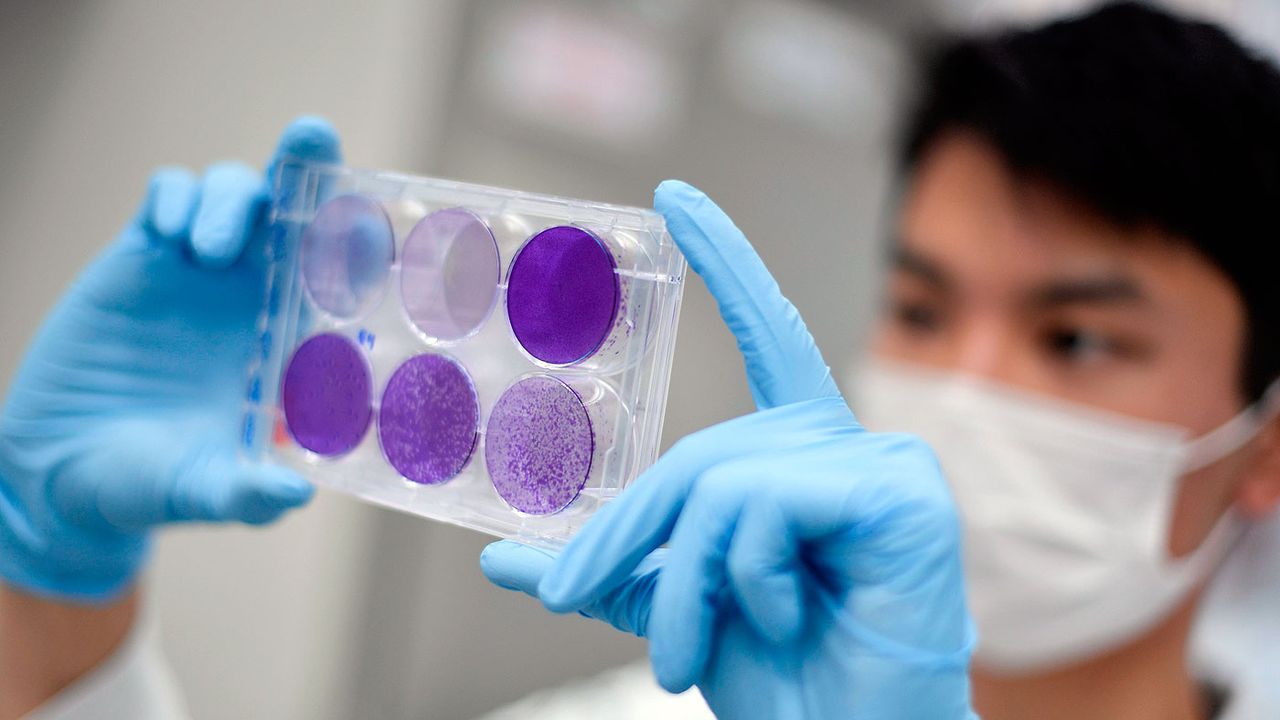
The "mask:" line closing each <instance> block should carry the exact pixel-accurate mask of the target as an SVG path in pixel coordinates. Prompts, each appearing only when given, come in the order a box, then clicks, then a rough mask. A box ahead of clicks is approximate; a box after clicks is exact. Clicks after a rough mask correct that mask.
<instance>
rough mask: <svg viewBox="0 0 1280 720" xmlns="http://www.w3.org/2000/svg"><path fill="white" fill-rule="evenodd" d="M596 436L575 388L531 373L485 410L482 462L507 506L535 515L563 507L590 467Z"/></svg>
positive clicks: (576, 494) (552, 511)
mask: <svg viewBox="0 0 1280 720" xmlns="http://www.w3.org/2000/svg"><path fill="white" fill-rule="evenodd" d="M594 452H595V437H594V435H593V433H592V430H591V418H590V417H589V416H588V415H587V410H586V408H585V407H583V405H582V400H581V399H580V398H579V397H578V394H577V393H576V392H574V391H573V389H572V388H570V387H569V386H568V385H565V384H564V383H563V382H561V381H560V380H557V379H555V378H553V377H549V376H546V375H535V376H532V377H529V378H525V379H524V380H521V381H520V382H518V383H516V384H514V385H512V386H511V387H510V388H508V389H507V391H506V392H504V393H503V394H502V397H500V398H498V402H497V403H496V404H495V405H494V406H493V410H492V411H491V412H490V413H489V424H488V426H487V428H486V431H485V452H484V459H485V466H486V467H487V468H488V470H489V478H490V479H491V480H492V481H493V487H494V488H495V489H496V490H497V491H498V494H499V495H501V496H502V499H504V500H506V501H507V503H509V504H510V505H511V507H513V508H515V509H517V510H520V511H521V512H526V513H530V514H533V515H550V514H551V513H554V512H556V511H558V510H561V509H563V508H564V507H566V506H567V505H568V504H569V503H571V502H573V499H574V498H576V497H577V496H578V493H579V492H581V491H582V486H583V485H584V484H586V482H587V476H588V474H590V472H591V456H592V454H593V453H594Z"/></svg>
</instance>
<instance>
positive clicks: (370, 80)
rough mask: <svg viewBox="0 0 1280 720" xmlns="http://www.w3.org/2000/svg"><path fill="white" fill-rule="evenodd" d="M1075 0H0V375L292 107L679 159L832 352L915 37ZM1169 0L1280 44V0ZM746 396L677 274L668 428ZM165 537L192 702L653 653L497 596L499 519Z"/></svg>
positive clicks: (445, 706)
mask: <svg viewBox="0 0 1280 720" xmlns="http://www.w3.org/2000/svg"><path fill="white" fill-rule="evenodd" d="M1091 4H1092V3H1089V2H1085V1H1083V0H998V1H991V2H982V1H980V0H863V1H854V0H847V1H844V2H837V1H834V0H832V1H830V2H819V1H817V0H798V1H795V2H782V1H780V0H702V1H698V0H634V1H632V2H623V1H621V0H613V1H606V0H581V1H574V0H528V1H515V0H470V1H469V2H468V1H464V0H425V1H424V0H364V1H362V2H358V3H356V2H343V1H339V0H305V1H304V0H278V1H276V2H256V1H252V0H222V1H221V2H217V3H207V2H205V3H202V2H194V1H189V0H182V1H177V0H175V1H170V2H144V1H142V0H99V1H97V2H86V1H83V0H80V1H76V0H68V1H66V2H41V1H39V0H6V1H5V2H3V3H2V4H0V170H2V172H0V307H3V308H4V310H3V312H0V387H7V386H8V385H9V382H10V380H11V378H12V375H13V373H14V371H15V370H16V366H17V363H18V362H19V360H20V358H21V355H22V351H23V348H24V347H25V346H26V344H27V343H28V341H29V340H30V338H31V336H32V334H33V333H34V332H35V330H36V328H37V326H38V324H39V322H40V320H41V318H42V317H43V316H44V314H45V313H46V312H47V311H48V309H49V307H50V306H51V304H52V303H53V302H54V300H55V299H56V298H57V297H58V296H59V295H60V294H61V293H62V291H63V289H64V288H65V287H66V286H67V284H68V283H69V282H70V281H71V280H72V278H73V277H74V275H75V273H76V272H77V270H78V269H79V268H80V267H81V266H82V265H84V264H85V263H86V262H87V261H88V260H89V259H90V258H91V257H92V256H93V255H94V254H95V253H96V252H97V251H98V250H99V249H100V248H101V247H103V246H104V245H105V244H106V243H107V242H108V241H109V240H110V239H111V238H112V237H113V236H114V235H115V233H116V231H117V229H118V228H119V227H120V226H121V225H122V224H123V223H124V222H125V221H126V220H127V219H128V218H129V217H130V214H131V213H132V212H134V209H135V207H136V206H137V204H138V203H139V201H140V199H141V198H142V195H143V191H144V188H145V187H146V182H147V178H148V176H149V174H150V171H151V170H152V169H153V168H155V167H157V166H160V165H163V164H183V165H187V166H190V167H192V168H196V169H198V168H201V167H203V166H204V165H206V164H208V163H209V162H212V161H215V160H218V159H225V158H240V159H244V160H247V161H250V162H253V163H255V164H261V163H263V162H265V160H266V158H267V156H268V154H269V153H270V152H271V150H272V148H273V145H274V141H275V138H276V136H277V134H278V133H279V131H280V130H281V129H282V128H283V127H284V126H285V124H286V123H287V122H288V121H289V120H290V119H291V118H293V117H294V116H296V115H299V114H302V113H314V114H319V115H323V116H325V117H328V118H329V119H330V120H332V122H333V123H334V124H335V125H336V127H337V128H338V130H339V132H340V134H341V136H342V138H343V142H344V146H345V152H346V161H347V163H348V164H351V165H354V166H359V167H367V168H385V169H396V170H403V171H408V172H413V173H417V174H425V175H432V176H438V177H445V178H453V179H459V180H466V181H472V182H478V183H486V184H493V185H501V186H507V187H513V188H520V189H526V190H531V191H537V192H545V193H556V194H563V195H569V196H574V197H582V198H589V199H592V200H601V201H609V202H618V203H624V204H630V205H646V204H648V203H649V202H650V199H651V193H652V189H653V187H654V186H655V185H656V184H657V183H658V182H659V181H660V180H662V179H664V178H667V177H679V178H682V179H685V180H688V181H690V182H692V183H694V184H695V185H697V186H699V187H701V188H702V189H704V190H705V191H707V192H708V193H709V194H710V195H711V196H712V197H714V198H715V199H716V200H717V201H718V202H719V203H720V205H721V206H722V207H724V208H725V210H726V211H727V212H728V213H729V214H730V215H731V216H733V217H734V219H735V220H736V222H737V223H738V224H739V225H740V226H741V227H742V229H743V230H744V231H746V233H747V235H748V236H749V237H750V238H751V239H752V241H753V242H754V243H755V245H756V247H757V248H758V249H759V252H760V254H761V255H762V256H763V258H764V260H765V262H766V263H767V264H768V266H769V267H770V268H771V269H772V271H773V273H774V275H775V276H776V277H777V279H778V281H779V283H780V284H781V286H782V289H783V292H784V293H785V294H786V295H787V296H788V297H789V298H790V299H791V300H792V301H793V302H794V303H795V304H796V305H797V306H798V308H799V310H800V312H801V314H802V315H803V316H804V317H805V318H806V320H807V321H808V323H809V327H810V329H811V330H812V331H813V333H814V335H815V336H816V338H817V340H818V343H819V345H820V346H821V347H822V348H823V350H824V351H825V353H826V357H827V359H828V361H829V362H830V363H831V364H832V365H833V366H835V367H837V368H838V367H839V366H840V365H841V364H843V363H845V362H847V360H848V358H850V357H851V356H852V355H853V354H854V353H855V352H856V351H857V349H858V345H859V338H860V337H861V335H862V333H863V332H864V330H865V329H866V327H867V325H868V322H869V320H870V319H871V318H872V317H873V315H874V312H875V310H876V308H875V302H876V300H875V298H876V292H877V286H876V283H877V269H878V267H879V265H880V254H881V248H882V247H883V243H884V240H885V239H886V237H887V233H889V232H890V230H891V222H890V221H891V219H892V213H893V195H894V182H895V178H894V175H893V169H894V160H895V157H894V149H895V140H896V133H895V127H896V119H897V117H898V116H899V114H900V113H901V112H902V110H903V108H904V107H905V104H906V103H909V102H910V100H911V91H912V78H913V62H912V58H913V53H914V52H915V51H917V50H919V49H920V48H921V47H927V45H928V43H929V38H931V37H933V36H935V35H936V34H937V33H939V32H945V31H955V30H964V29H972V28H977V27H983V26H986V25H989V24H992V23H1007V22H1024V21H1035V20H1040V19H1043V18H1046V17H1049V16H1052V15H1054V14H1055V13H1061V12H1067V11H1071V10H1073V9H1080V8H1084V7H1087V6H1089V5H1091ZM1163 4H1165V5H1169V6H1172V7H1175V8H1177V9H1180V10H1183V11H1188V12H1192V13H1198V14H1201V15H1204V16H1207V17H1211V18H1213V19H1216V20H1218V21H1220V22H1223V23H1225V24H1227V25H1228V26H1230V27H1232V28H1234V29H1235V30H1236V31H1237V32H1238V34H1239V35H1240V36H1241V37H1242V39H1244V40H1246V41H1247V42H1250V43H1253V44H1254V45H1256V46H1258V47H1260V48H1263V49H1264V50H1266V51H1268V52H1273V53H1276V52H1280V2H1276V1H1275V0H1176V1H1175V0H1168V2H1165V3H1163ZM750 410H751V405H750V397H749V395H748V393H747V392H746V386H745V381H744V376H743V371H742V367H741V362H740V359H739V356H738V354H737V352H736V349H735V347H734V343H733V340H732V338H731V336H730V335H729V332H728V331H727V330H726V329H725V328H724V326H723V324H722V323H721V321H720V320H719V318H718V317H717V315H716V312H715V308H714V306H713V305H712V303H711V300H710V297H709V296H708V295H707V293H706V290H705V288H704V287H703V286H702V285H701V282H700V281H699V280H697V279H696V278H694V277H692V276H691V279H690V284H689V286H688V289H687V292H686V293H685V298H684V310H683V314H682V317H681V321H680V331H679V338H678V343H677V348H676V356H675V367H674V371H673V375H672V382H671V390H670V400H669V405H668V411H667V418H666V425H665V431H664V435H663V445H664V447H666V446H669V445H670V444H671V443H672V442H674V441H675V440H676V439H678V438H680V437H681V436H683V435H685V434H688V433H690V432H692V431H694V430H697V429H699V428H702V427H704V426H707V425H710V424H713V423H716V422H718V421H721V420H725V419H728V418H731V417H734V416H737V415H740V414H743V413H746V412H748V411H750ZM855 410H856V408H855ZM160 538H161V539H160V541H159V545H158V549H157V556H156V562H155V563H154V564H153V566H152V569H151V570H150V573H149V577H148V582H149V591H148V598H149V602H148V613H149V614H150V616H151V617H153V618H156V619H157V620H158V622H159V626H160V628H161V633H162V638H163V645H164V648H165V651H166V653H167V655H168V657H169V659H170V661H171V662H172V664H173V667H174V670H175V672H176V674H177V676H178V680H179V682H180V683H181V685H182V686H183V688H184V690H185V692H186V694H187V700H188V702H189V704H190V707H191V710H192V713H193V714H194V716H195V717H200V718H207V719H211V720H218V719H222V718H255V717H263V718H266V717H270V718H279V719H281V720H290V719H293V718H299V719H300V718H315V719H320V720H324V719H328V718H350V717H366V718H373V717H376V718H438V719H439V720H466V719H467V718H476V717H479V716H481V715H483V714H484V713H486V712H489V711H492V710H493V709H495V708H498V707H500V706H502V705H504V704H506V703H509V702H512V701H515V700H517V699H519V698H521V697H523V696H525V695H527V694H529V693H530V692H534V691H536V690H538V689H541V688H546V687H551V686H555V685H558V684H562V683H566V682H574V681H582V680H584V679H586V678H589V677H591V676H592V675H593V674H595V673H598V672H600V671H603V670H606V669H608V668H611V667H614V666H617V665H620V664H623V663H625V662H628V661H631V660H635V659H638V658H641V657H642V656H643V655H644V652H645V649H644V645H643V642H642V641H640V640H637V639H635V638H632V637H630V636H626V635H623V634H622V633H618V632H616V631H614V630H612V629H611V628H609V627H607V626H604V625H602V624H600V623H594V622H586V621H583V620H580V619H578V618H575V617H561V616H553V615H551V614H549V613H547V612H546V611H545V610H543V609H542V608H541V607H540V606H538V604H537V603H535V602H532V601H530V600H529V599H528V598H526V597H524V596H522V595H517V594H514V593H509V592H504V591H501V590H499V589H496V588H494V587H493V586H492V585H490V584H489V583H488V582H487V581H485V579H484V578H483V577H482V576H481V574H480V571H479V569H478V564H477V558H478V556H479V553H480V550H481V548H482V547H484V545H485V544H486V543H487V542H488V541H489V540H490V538H488V537H485V536H483V535H480V534H478V533H474V532H470V531H466V530H462V529H458V528H453V527H449V526H445V525H441V524H436V523H432V522H428V521H426V520H423V519H421V518H417V517H412V516H408V515H402V514H399V513H396V512H393V511H390V510H383V509H379V508H375V507H372V506H369V505H365V504H362V503H360V502H359V501H356V500H354V499H352V498H349V497H346V496H342V495H338V494H336V493H333V492H330V491H321V492H319V493H318V494H317V497H316V499H315V500H314V502H313V503H312V504H311V506H310V507H308V508H307V509H306V510H305V511H303V512H298V513H293V514H290V515H288V516H287V517H286V518H285V519H284V520H283V521H282V522H280V523H278V524H276V525H273V526H270V527H267V528H259V529H250V528H244V527H216V528H215V527H201V526H187V527H179V528H169V529H166V530H165V531H163V532H162V533H161V534H160Z"/></svg>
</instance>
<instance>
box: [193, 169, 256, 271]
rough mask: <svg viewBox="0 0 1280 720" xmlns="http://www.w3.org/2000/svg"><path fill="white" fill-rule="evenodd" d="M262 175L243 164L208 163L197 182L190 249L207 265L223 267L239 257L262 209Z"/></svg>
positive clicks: (197, 259)
mask: <svg viewBox="0 0 1280 720" xmlns="http://www.w3.org/2000/svg"><path fill="white" fill-rule="evenodd" d="M265 201H266V194H265V191H264V188H263V184H262V176H261V174H259V173H258V172H257V171H255V170H253V169H252V168H250V167H249V166H247V165H245V164H243V163H237V162H224V163H217V164H215V165H211V166H210V167H209V169H208V170H207V171H206V172H205V175H204V178H203V180H202V181H201V187H200V200H199V204H198V206H197V208H196V214H195V220H194V222H193V223H192V226H191V251H192V254H193V255H194V256H195V258H196V261H197V262H198V263H200V264H201V265H204V266H206V267H210V268H225V267H228V266H230V265H231V264H232V263H234V262H235V261H236V259H237V258H239V257H240V253H241V252H242V251H243V250H244V247H245V245H246V244H247V243H248V241H249V236H250V234H252V232H253V230H254V226H255V225H256V224H257V220H258V217H259V215H260V213H261V212H262V211H263V208H264V206H265Z"/></svg>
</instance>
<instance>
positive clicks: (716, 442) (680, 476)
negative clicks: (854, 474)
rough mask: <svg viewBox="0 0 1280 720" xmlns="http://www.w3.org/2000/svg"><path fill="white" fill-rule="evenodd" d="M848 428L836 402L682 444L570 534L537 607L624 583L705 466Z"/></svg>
mask: <svg viewBox="0 0 1280 720" xmlns="http://www.w3.org/2000/svg"><path fill="white" fill-rule="evenodd" d="M851 423H852V415H850V413H849V408H848V406H847V405H845V403H844V401H843V400H841V399H839V398H838V397H836V398H827V399H824V400H816V401H812V402H809V403H795V404H791V405H786V406H783V407H778V408H774V409H773V410H768V411H762V412H756V413H752V414H751V415H746V416H743V417H740V418H735V419H733V420H729V421H727V422H724V423H720V424H719V425H714V426H712V427H709V428H706V429H704V430H701V431H699V432H696V433H694V434H692V435H689V436H687V437H685V438H683V439H681V440H680V441H679V442H677V443H676V444H675V445H674V446H673V447H672V448H671V449H670V450H669V451H667V453H666V454H665V455H663V456H662V457H661V458H659V459H658V462H656V463H654V465H653V466H652V467H650V468H649V469H648V470H646V471H645V472H644V473H643V474H642V475H641V476H640V477H639V478H637V479H636V481H635V482H634V483H633V484H632V486H631V487H629V488H627V490H626V492H624V493H622V494H621V495H620V496H619V497H618V498H617V499H615V500H613V501H611V502H609V503H608V504H607V505H606V506H605V507H603V508H601V509H600V511H599V512H597V513H596V514H595V516H594V517H592V518H591V520H589V521H588V522H587V524H586V525H585V526H584V527H583V528H582V530H580V531H579V532H578V534H577V535H576V536H574V538H573V539H572V540H571V541H570V542H569V544H568V545H567V546H566V547H565V549H564V551H563V552H562V553H561V554H560V557H559V559H558V560H557V562H556V565H555V567H554V568H552V570H551V572H549V573H548V574H547V576H546V578H545V579H544V580H543V583H542V587H541V588H540V591H539V596H540V597H541V598H542V602H543V604H545V605H546V606H547V608H548V609H550V610H552V611H555V612H570V611H573V610H577V609H579V608H580V607H582V606H583V605H586V604H587V603H589V602H591V601H593V600H595V599H596V598H598V597H599V596H601V595H602V594H604V593H606V592H608V591H609V590H611V589H612V587H613V586H614V585H615V584H617V583H619V582H621V581H622V580H623V579H625V578H626V577H627V576H628V575H629V574H630V573H631V571H632V570H633V569H634V568H635V566H636V564H637V563H639V562H640V561H641V560H642V559H643V558H644V557H645V556H647V555H648V554H649V553H650V552H652V551H653V550H654V549H656V548H657V547H659V546H660V545H662V543H664V542H666V541H667V538H668V537H669V536H670V533H671V530H672V528H673V527H675V522H676V518H677V517H678V516H679V515H680V512H681V510H682V509H683V507H684V502H685V498H686V497H688V494H689V491H690V489H691V488H692V487H693V482H694V479H695V478H697V477H698V476H699V475H700V474H702V473H703V472H704V471H706V470H707V469H709V468H711V467H712V466H714V465H717V464H719V463H722V462H725V461H728V460H731V459H733V458H737V457H745V456H751V455H760V454H762V453H767V452H771V451H781V450H784V449H786V448H792V447H797V446H800V445H803V444H804V443H807V442H811V441H812V439H813V437H814V436H815V435H819V434H821V433H829V432H830V431H831V428H835V427H849V426H850V424H851Z"/></svg>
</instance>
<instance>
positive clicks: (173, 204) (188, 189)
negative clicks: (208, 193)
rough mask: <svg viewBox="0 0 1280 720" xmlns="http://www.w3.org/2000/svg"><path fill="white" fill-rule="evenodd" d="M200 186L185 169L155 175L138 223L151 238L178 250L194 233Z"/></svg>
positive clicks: (159, 172) (162, 169)
mask: <svg viewBox="0 0 1280 720" xmlns="http://www.w3.org/2000/svg"><path fill="white" fill-rule="evenodd" d="M199 189H200V186H199V183H198V182H197V180H196V176H195V175H194V174H192V172H191V171H190V170H188V169H186V168H183V167H164V168H160V169H159V170H157V171H155V173H154V174H152V176H151V181H150V182H149V183H148V185H147V197H146V200H144V201H143V203H142V211H141V213H140V214H139V220H140V223H141V225H142V227H143V229H144V230H146V232H147V235H148V237H150V238H152V239H153V240H154V241H156V242H158V243H161V244H164V245H171V246H177V245H179V244H180V243H181V242H183V241H184V240H185V239H186V237H187V235H188V234H189V232H190V230H191V220H192V218H193V217H194V215H195V208H196V199H197V198H198V197H199Z"/></svg>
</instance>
